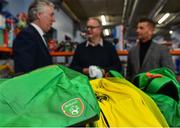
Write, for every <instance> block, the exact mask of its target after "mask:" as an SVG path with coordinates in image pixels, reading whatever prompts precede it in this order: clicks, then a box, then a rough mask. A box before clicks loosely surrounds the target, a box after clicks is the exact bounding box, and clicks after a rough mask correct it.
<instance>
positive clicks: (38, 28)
mask: <svg viewBox="0 0 180 128" xmlns="http://www.w3.org/2000/svg"><path fill="white" fill-rule="evenodd" d="M31 25H32V26H33V27H34V28H35V29H36V30H37V31H38V32H39V34H40V35H41V36H42V37H43V35H44V32H43V30H42V29H41V28H40V27H39V26H38V25H36V24H35V23H31Z"/></svg>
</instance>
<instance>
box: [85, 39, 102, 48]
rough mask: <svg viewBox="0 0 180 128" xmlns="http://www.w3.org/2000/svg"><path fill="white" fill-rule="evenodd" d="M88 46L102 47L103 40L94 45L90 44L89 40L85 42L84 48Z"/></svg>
mask: <svg viewBox="0 0 180 128" xmlns="http://www.w3.org/2000/svg"><path fill="white" fill-rule="evenodd" d="M89 45H91V46H93V47H94V46H97V45H100V46H101V47H103V40H102V39H100V41H99V42H97V43H96V44H94V43H92V42H90V41H89V40H87V43H86V47H88V46H89Z"/></svg>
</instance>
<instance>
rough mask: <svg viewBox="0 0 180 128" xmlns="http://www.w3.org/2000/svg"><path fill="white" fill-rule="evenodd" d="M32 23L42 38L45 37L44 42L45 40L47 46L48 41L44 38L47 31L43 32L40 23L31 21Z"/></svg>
mask: <svg viewBox="0 0 180 128" xmlns="http://www.w3.org/2000/svg"><path fill="white" fill-rule="evenodd" d="M31 25H32V26H33V27H34V28H35V29H36V30H37V31H38V33H39V34H40V36H41V38H42V39H43V42H44V44H45V46H46V47H47V42H46V40H45V38H44V34H45V33H44V32H43V30H42V29H41V28H40V27H39V26H38V25H36V24H35V23H31Z"/></svg>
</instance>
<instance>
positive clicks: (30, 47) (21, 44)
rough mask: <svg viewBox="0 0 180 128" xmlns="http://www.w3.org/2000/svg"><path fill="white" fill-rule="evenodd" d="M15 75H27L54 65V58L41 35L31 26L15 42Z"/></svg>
mask: <svg viewBox="0 0 180 128" xmlns="http://www.w3.org/2000/svg"><path fill="white" fill-rule="evenodd" d="M13 59H14V64H15V73H26V72H29V71H32V70H34V69H37V68H40V67H43V66H46V65H50V64H52V57H51V56H50V54H49V51H48V48H47V47H46V46H45V44H44V42H43V40H42V38H41V36H40V34H39V33H38V31H37V30H36V29H35V28H34V27H33V26H32V25H29V26H28V27H27V28H25V29H24V30H23V31H22V32H21V33H19V34H18V35H17V37H16V39H15V40H14V42H13Z"/></svg>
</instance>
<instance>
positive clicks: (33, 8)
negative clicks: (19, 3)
mask: <svg viewBox="0 0 180 128" xmlns="http://www.w3.org/2000/svg"><path fill="white" fill-rule="evenodd" d="M45 6H51V7H53V8H54V4H53V3H52V2H50V1H49V0H34V1H33V2H32V3H31V5H30V6H29V9H28V22H33V21H34V20H36V19H37V13H39V12H43V11H45V10H44V7H45Z"/></svg>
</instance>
